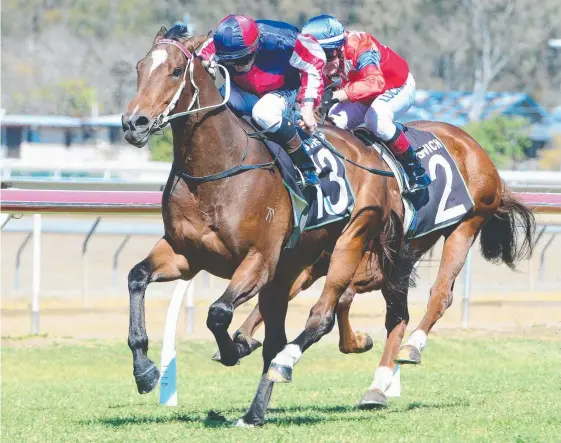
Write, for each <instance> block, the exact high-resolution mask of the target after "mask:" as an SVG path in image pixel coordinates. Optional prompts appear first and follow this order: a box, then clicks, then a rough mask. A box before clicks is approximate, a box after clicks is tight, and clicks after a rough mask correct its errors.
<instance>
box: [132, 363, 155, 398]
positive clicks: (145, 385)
mask: <svg viewBox="0 0 561 443" xmlns="http://www.w3.org/2000/svg"><path fill="white" fill-rule="evenodd" d="M150 363H152V364H151V365H150V366H149V367H148V368H147V369H146V370H145V371H144V372H142V373H140V374H134V380H135V381H136V387H137V389H138V393H139V394H148V393H149V392H150V391H152V390H153V389H154V388H155V387H156V386H158V382H159V381H160V371H159V370H158V368H157V367H156V365H155V364H154V363H153V362H150Z"/></svg>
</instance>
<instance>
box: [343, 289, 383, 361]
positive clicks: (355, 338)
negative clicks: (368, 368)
mask: <svg viewBox="0 0 561 443" xmlns="http://www.w3.org/2000/svg"><path fill="white" fill-rule="evenodd" d="M355 295H356V290H355V288H354V286H353V285H351V286H349V287H348V288H347V289H346V290H345V292H344V293H343V295H342V296H341V298H340V299H339V303H338V304H337V325H338V326H339V350H340V351H341V352H342V353H343V354H360V353H362V352H367V351H369V350H370V349H372V346H373V345H374V343H373V342H372V338H370V336H369V335H368V334H366V333H364V332H356V333H355V332H354V331H353V328H352V326H351V322H350V320H349V310H350V309H351V303H352V302H353V299H354V296H355Z"/></svg>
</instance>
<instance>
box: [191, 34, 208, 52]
mask: <svg viewBox="0 0 561 443" xmlns="http://www.w3.org/2000/svg"><path fill="white" fill-rule="evenodd" d="M210 34H212V31H209V32H208V34H206V35H199V36H197V37H191V38H190V39H189V40H187V41H186V42H185V46H187V48H189V49H190V50H191V51H192V52H197V49H199V47H201V46H202V45H203V44H204V42H206V41H207V40H208V38H209V37H210Z"/></svg>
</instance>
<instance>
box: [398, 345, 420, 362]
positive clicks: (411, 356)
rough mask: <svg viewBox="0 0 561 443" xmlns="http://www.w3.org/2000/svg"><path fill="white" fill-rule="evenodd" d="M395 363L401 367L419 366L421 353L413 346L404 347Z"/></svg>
mask: <svg viewBox="0 0 561 443" xmlns="http://www.w3.org/2000/svg"><path fill="white" fill-rule="evenodd" d="M394 362H395V363H397V364H400V365H417V364H419V363H421V352H420V351H419V350H418V349H417V348H416V347H415V346H411V345H403V346H402V347H401V349H400V350H399V352H398V353H397V357H396V358H395V359H394Z"/></svg>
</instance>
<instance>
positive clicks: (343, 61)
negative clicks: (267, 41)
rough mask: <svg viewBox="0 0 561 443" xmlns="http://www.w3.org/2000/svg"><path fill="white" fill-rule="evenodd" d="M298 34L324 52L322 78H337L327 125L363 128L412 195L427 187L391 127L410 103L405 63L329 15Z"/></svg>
mask: <svg viewBox="0 0 561 443" xmlns="http://www.w3.org/2000/svg"><path fill="white" fill-rule="evenodd" d="M301 32H302V34H310V35H312V36H314V37H315V38H316V39H317V40H318V42H319V43H320V45H321V47H322V48H323V49H324V51H325V53H326V58H327V63H326V65H325V68H324V71H323V72H324V74H325V76H326V77H327V78H328V79H330V78H333V77H337V76H339V77H341V78H342V83H341V87H340V89H338V90H336V91H335V92H334V93H333V99H334V101H336V102H338V103H337V104H336V105H335V106H333V107H332V108H331V109H330V110H329V118H330V120H331V121H332V122H333V123H334V124H335V126H338V127H340V128H343V129H349V130H351V129H355V128H356V127H357V126H359V125H360V124H362V123H366V126H367V127H368V129H370V130H371V131H372V132H373V133H374V135H376V137H378V138H379V139H381V140H383V141H384V142H385V143H386V145H387V146H388V147H389V148H390V149H391V151H392V152H393V154H394V155H395V157H396V159H397V160H398V161H399V162H400V163H401V164H402V166H403V169H404V170H405V173H406V174H407V176H408V177H409V181H410V188H411V191H412V192H414V191H417V190H419V189H423V188H426V187H427V186H428V185H429V184H430V182H431V180H430V178H429V177H428V175H427V174H426V172H425V169H424V168H423V166H422V165H421V162H420V161H419V159H418V158H417V156H416V155H415V152H414V151H413V148H412V147H411V144H410V142H409V140H408V139H407V136H406V135H405V134H404V132H403V131H402V130H401V129H400V128H398V127H397V126H396V125H395V124H394V122H393V120H394V118H395V116H396V115H397V114H399V113H403V112H405V111H407V110H408V109H409V108H410V107H411V105H412V104H413V102H414V98H415V80H414V79H413V76H412V75H411V73H410V72H409V67H408V65H407V62H406V61H405V60H404V59H403V58H401V57H400V56H399V55H397V54H396V53H395V52H394V51H392V50H391V49H390V48H389V47H387V46H384V45H382V44H380V43H379V42H378V41H377V40H376V39H375V38H374V37H373V36H372V35H370V34H368V33H366V32H355V31H345V28H344V27H343V25H342V24H341V23H340V22H339V21H338V20H337V19H335V18H334V17H332V16H330V15H325V14H324V15H319V16H316V17H313V18H311V19H310V20H308V21H307V22H306V24H305V25H304V27H303V28H302V30H301Z"/></svg>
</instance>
